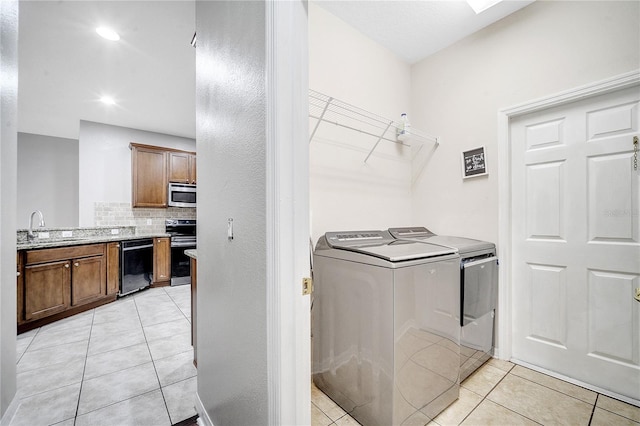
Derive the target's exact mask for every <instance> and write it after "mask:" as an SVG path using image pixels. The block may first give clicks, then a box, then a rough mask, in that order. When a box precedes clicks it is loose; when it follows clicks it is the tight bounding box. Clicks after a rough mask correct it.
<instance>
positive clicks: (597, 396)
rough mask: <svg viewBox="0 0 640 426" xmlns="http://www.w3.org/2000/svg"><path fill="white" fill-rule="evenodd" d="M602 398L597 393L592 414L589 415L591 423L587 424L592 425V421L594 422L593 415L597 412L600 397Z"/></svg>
mask: <svg viewBox="0 0 640 426" xmlns="http://www.w3.org/2000/svg"><path fill="white" fill-rule="evenodd" d="M599 398H600V394H599V393H598V394H596V400H595V401H594V403H593V407H592V408H591V416H590V417H589V423H587V425H589V426H591V422H593V415H594V414H595V412H596V406H597V405H598V399H599Z"/></svg>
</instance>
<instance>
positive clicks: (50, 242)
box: [16, 232, 170, 250]
mask: <svg viewBox="0 0 640 426" xmlns="http://www.w3.org/2000/svg"><path fill="white" fill-rule="evenodd" d="M154 237H170V235H169V234H167V233H164V232H161V233H153V234H137V235H94V236H83V237H69V238H51V239H49V238H46V239H45V238H35V239H33V240H29V241H20V242H18V243H17V245H16V249H17V250H32V249H39V248H55V247H68V246H76V245H84V244H98V243H110V242H114V241H127V240H138V239H141V238H154Z"/></svg>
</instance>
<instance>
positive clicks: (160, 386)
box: [133, 288, 173, 425]
mask: <svg viewBox="0 0 640 426" xmlns="http://www.w3.org/2000/svg"><path fill="white" fill-rule="evenodd" d="M162 291H163V292H164V293H165V294H167V292H166V290H165V289H164V288H162ZM167 296H168V294H167ZM169 298H170V299H171V296H169ZM171 301H173V299H171ZM133 304H134V305H135V307H136V312H137V314H138V319H139V320H140V326H141V327H142V335H143V336H144V342H145V344H146V345H147V351H149V358H151V363H152V364H153V371H154V373H156V379H157V380H158V389H159V390H160V395H162V402H163V403H164V409H165V410H166V411H167V417H168V418H169V425H172V424H173V420H172V419H171V413H169V406H168V405H167V398H165V396H164V392H163V390H162V383H161V382H160V376H159V375H158V369H157V368H156V361H155V359H154V358H153V354H152V353H151V348H149V341H148V340H147V333H146V332H145V331H144V326H143V325H142V317H141V316H140V310H139V309H138V303H137V302H136V300H135V299H133Z"/></svg>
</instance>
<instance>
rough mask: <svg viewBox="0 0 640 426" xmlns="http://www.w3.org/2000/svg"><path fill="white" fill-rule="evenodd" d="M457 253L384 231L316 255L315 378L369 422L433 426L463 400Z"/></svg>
mask: <svg viewBox="0 0 640 426" xmlns="http://www.w3.org/2000/svg"><path fill="white" fill-rule="evenodd" d="M459 268H460V257H459V255H458V254H457V251H456V250H455V249H451V248H448V247H442V246H438V245H430V244H424V243H420V242H415V241H399V240H396V239H395V238H394V237H393V236H391V234H390V233H389V232H387V231H354V232H328V233H326V234H325V235H324V236H323V237H321V238H320V239H319V240H318V243H317V245H316V248H315V250H314V255H313V276H314V300H313V305H312V306H313V307H312V332H313V335H312V336H313V337H312V345H313V365H312V374H313V381H314V383H315V384H316V386H317V387H318V388H320V389H321V390H322V391H323V392H324V393H326V394H327V395H328V396H329V397H330V398H331V399H333V400H334V401H335V402H336V403H337V404H338V405H340V407H342V408H343V409H344V410H345V411H346V412H348V413H349V414H350V415H351V416H352V417H353V418H355V419H356V420H357V421H358V422H360V423H361V424H363V425H380V426H389V425H401V424H418V423H420V424H427V423H429V422H430V421H431V420H432V419H433V418H434V417H435V416H436V415H437V414H438V413H440V412H441V411H442V410H443V409H444V408H446V407H447V406H448V405H449V404H451V403H452V402H453V401H455V400H456V399H457V398H458V394H459V384H460V379H459V376H460V374H459V373H460V329H461V326H460V318H459V317H458V313H459V301H460V287H459V285H457V284H458V283H459V279H460V278H459V276H460V269H459Z"/></svg>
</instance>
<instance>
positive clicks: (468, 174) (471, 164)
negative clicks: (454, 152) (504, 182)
mask: <svg viewBox="0 0 640 426" xmlns="http://www.w3.org/2000/svg"><path fill="white" fill-rule="evenodd" d="M488 174H489V172H488V171H487V155H486V153H485V149H484V146H480V147H478V148H473V149H470V150H468V151H462V178H463V179H468V178H472V177H478V176H487V175H488Z"/></svg>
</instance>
